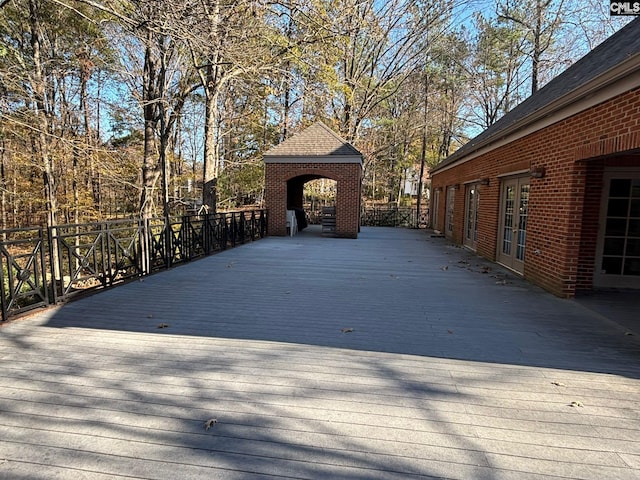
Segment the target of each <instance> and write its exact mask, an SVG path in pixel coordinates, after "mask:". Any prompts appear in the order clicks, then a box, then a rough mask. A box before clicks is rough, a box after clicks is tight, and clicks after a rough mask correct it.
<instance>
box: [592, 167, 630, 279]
mask: <svg viewBox="0 0 640 480" xmlns="http://www.w3.org/2000/svg"><path fill="white" fill-rule="evenodd" d="M593 280H594V285H595V286H599V287H621V288H640V172H639V171H636V172H633V171H627V172H607V173H605V176H604V192H603V201H602V207H601V214H600V229H599V235H598V251H597V258H596V270H595V273H594V279H593Z"/></svg>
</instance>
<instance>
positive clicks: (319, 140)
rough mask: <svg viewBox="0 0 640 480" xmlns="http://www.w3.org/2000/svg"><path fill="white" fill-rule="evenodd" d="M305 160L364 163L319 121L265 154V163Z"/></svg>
mask: <svg viewBox="0 0 640 480" xmlns="http://www.w3.org/2000/svg"><path fill="white" fill-rule="evenodd" d="M300 158H304V161H305V162H308V161H311V162H313V161H314V160H315V161H327V160H330V161H331V160H332V161H339V162H347V163H352V162H354V161H356V160H357V161H360V162H361V161H362V154H361V153H360V152H359V151H358V150H357V149H356V148H355V147H354V146H353V145H351V144H350V143H349V142H347V141H346V140H344V139H343V138H341V137H340V136H339V135H338V134H336V133H335V132H334V131H333V130H331V129H330V128H329V127H327V126H326V125H325V124H324V123H322V122H320V121H318V122H316V123H314V124H313V125H311V126H310V127H307V128H306V129H304V130H303V131H301V132H300V133H297V134H296V135H294V136H292V137H290V138H287V139H286V140H285V141H283V142H282V143H280V144H278V145H276V146H275V147H273V148H272V149H270V150H268V151H267V152H266V153H265V154H264V159H265V162H267V163H270V162H278V161H287V159H289V160H293V159H300Z"/></svg>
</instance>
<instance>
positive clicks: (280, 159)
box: [264, 155, 362, 166]
mask: <svg viewBox="0 0 640 480" xmlns="http://www.w3.org/2000/svg"><path fill="white" fill-rule="evenodd" d="M264 163H358V164H360V166H362V157H360V156H354V155H324V156H315V155H314V156H308V157H303V156H290V157H289V156H287V157H285V156H265V157H264Z"/></svg>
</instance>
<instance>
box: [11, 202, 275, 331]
mask: <svg viewBox="0 0 640 480" xmlns="http://www.w3.org/2000/svg"><path fill="white" fill-rule="evenodd" d="M266 235H267V212H266V210H252V211H244V212H231V213H220V214H215V215H189V216H183V217H180V218H170V219H169V220H168V221H165V220H164V219H158V218H154V219H151V220H140V219H131V220H115V221H108V222H99V223H87V224H67V225H58V226H56V227H52V228H49V229H48V231H46V234H45V230H44V229H43V228H39V227H37V228H27V229H15V230H3V231H0V261H1V264H2V275H1V276H0V298H1V305H2V321H5V320H7V319H8V318H9V317H10V316H13V315H17V314H20V313H23V312H25V311H27V310H30V309H33V308H37V307H41V306H46V305H50V304H55V303H59V302H64V301H67V300H69V299H71V298H73V297H76V296H78V295H82V294H84V293H87V292H91V291H94V290H99V289H103V288H107V287H111V286H114V285H116V284H119V283H123V282H125V281H127V280H129V279H131V278H137V277H140V276H144V275H149V274H151V273H153V272H156V271H159V270H162V269H166V268H170V267H172V266H174V265H178V264H181V263H184V262H189V261H191V260H194V259H197V258H201V257H204V256H207V255H211V254H213V253H216V252H219V251H222V250H225V249H227V248H231V247H235V246H236V245H240V244H243V243H246V242H248V241H253V240H257V239H259V238H263V237H265V236H266Z"/></svg>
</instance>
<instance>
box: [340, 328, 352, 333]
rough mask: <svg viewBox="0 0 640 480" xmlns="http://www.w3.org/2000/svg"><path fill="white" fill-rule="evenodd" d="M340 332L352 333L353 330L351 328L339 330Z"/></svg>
mask: <svg viewBox="0 0 640 480" xmlns="http://www.w3.org/2000/svg"><path fill="white" fill-rule="evenodd" d="M340 331H341V332H342V333H351V332H353V331H354V330H353V328H341V329H340Z"/></svg>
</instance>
